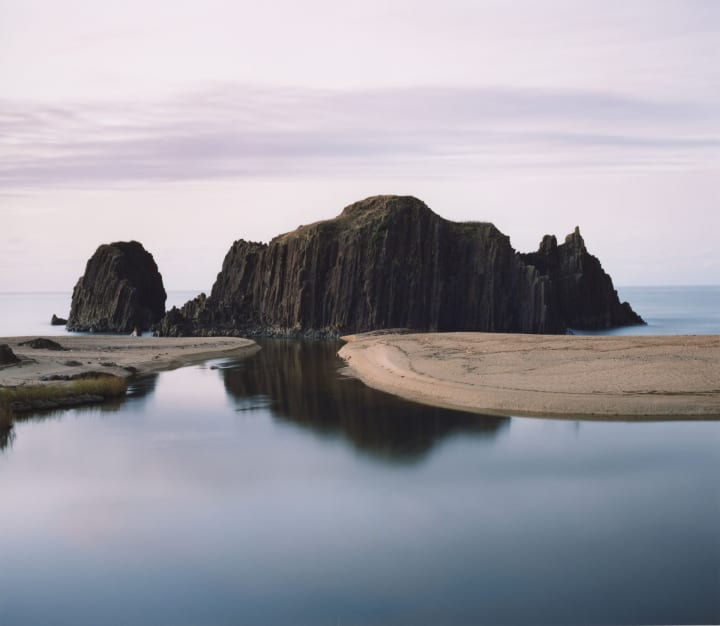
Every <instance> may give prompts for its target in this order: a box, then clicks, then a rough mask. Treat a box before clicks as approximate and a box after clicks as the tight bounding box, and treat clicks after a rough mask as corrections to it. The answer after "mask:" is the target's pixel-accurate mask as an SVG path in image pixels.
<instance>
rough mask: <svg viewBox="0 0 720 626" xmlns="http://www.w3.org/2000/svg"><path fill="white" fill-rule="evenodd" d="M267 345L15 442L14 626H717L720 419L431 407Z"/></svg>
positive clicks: (6, 508)
mask: <svg viewBox="0 0 720 626" xmlns="http://www.w3.org/2000/svg"><path fill="white" fill-rule="evenodd" d="M260 343H261V344H262V350H261V351H260V352H259V353H257V354H256V355H254V356H253V357H251V358H249V359H244V360H233V359H218V360H213V361H208V362H206V363H204V364H202V365H198V366H191V367H186V368H182V369H179V370H176V371H172V372H163V373H160V374H156V375H153V376H150V377H145V378H141V379H137V380H135V381H133V382H132V383H131V388H130V391H129V394H128V397H127V399H126V400H125V402H124V403H122V404H119V405H110V406H106V407H95V408H85V409H75V410H70V411H66V412H64V413H61V414H55V415H52V416H50V417H40V416H37V417H34V418H31V419H28V420H25V421H21V422H18V423H16V424H15V426H14V429H13V436H12V438H11V439H12V440H11V441H9V442H8V443H7V444H6V447H5V448H4V449H3V450H2V451H0V497H1V498H2V500H1V502H2V504H1V505H0V508H1V510H2V515H0V554H2V555H3V567H2V568H1V569H0V623H8V624H13V623H23V624H47V623H54V624H94V623H123V624H124V623H133V624H191V623H211V624H236V623H263V624H298V623H308V624H309V623H312V624H337V623H349V624H366V623H376V624H417V623H504V624H534V623H538V622H544V623H565V624H570V623H591V624H592V623H596V624H600V623H602V624H620V623H646V624H650V623H653V624H662V623H713V622H717V621H718V620H719V619H720V615H718V604H717V588H718V587H717V585H718V577H717V576H718V566H719V564H720V539H718V536H717V528H718V527H719V526H720V493H719V492H718V489H719V488H718V485H717V480H716V477H717V476H718V475H720V452H718V451H719V450H720V423H717V422H660V423H625V422H620V423H612V422H608V423H604V422H574V421H572V420H533V419H524V418H515V417H513V418H510V417H497V416H494V417H493V416H478V415H475V414H467V413H461V412H456V411H448V410H444V409H436V408H433V407H424V406H421V405H416V404H413V403H408V402H404V401H402V400H399V399H397V398H393V397H391V396H387V395H385V394H382V393H380V392H376V391H374V390H372V389H369V388H367V387H365V386H364V385H362V383H360V382H359V381H357V380H355V379H352V378H348V377H346V376H343V375H342V374H341V372H340V368H341V367H342V362H341V361H340V360H339V359H338V358H337V357H336V354H335V353H336V351H337V349H338V346H339V345H340V344H336V343H335V342H303V341H292V340H272V339H268V340H260Z"/></svg>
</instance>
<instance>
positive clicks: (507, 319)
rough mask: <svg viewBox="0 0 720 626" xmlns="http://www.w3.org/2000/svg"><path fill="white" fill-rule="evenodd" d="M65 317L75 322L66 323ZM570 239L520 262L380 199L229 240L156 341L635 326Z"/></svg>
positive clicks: (495, 237) (479, 229) (549, 240)
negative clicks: (285, 228) (216, 264)
mask: <svg viewBox="0 0 720 626" xmlns="http://www.w3.org/2000/svg"><path fill="white" fill-rule="evenodd" d="M71 319H72V316H71ZM642 323H643V321H642V319H641V318H640V317H639V316H638V315H637V314H636V313H635V312H634V311H633V310H632V309H631V308H630V305H628V304H627V303H620V301H619V300H618V296H617V292H616V291H615V289H614V288H613V284H612V280H611V279H610V277H609V276H608V275H607V274H606V273H605V272H604V271H603V269H602V267H601V265H600V262H599V261H598V259H597V258H595V257H594V256H592V255H591V254H590V253H588V251H587V249H586V248H585V244H584V241H583V239H582V237H581V236H580V232H579V230H578V229H576V230H575V232H574V233H572V234H571V235H569V236H568V237H567V238H566V240H565V242H564V243H562V244H559V245H558V243H557V241H556V239H555V237H553V236H546V237H545V238H544V239H543V241H542V243H541V245H540V248H539V250H538V251H537V252H534V253H530V254H520V253H518V252H516V251H515V250H514V249H513V248H512V247H511V245H510V240H509V238H508V237H507V236H506V235H503V234H502V233H501V232H500V231H499V230H498V229H497V228H495V226H493V225H492V224H490V223H481V222H467V223H455V222H450V221H448V220H445V219H443V218H441V217H440V216H438V215H436V214H435V213H433V212H432V211H431V210H430V209H429V208H428V207H427V206H426V205H425V204H424V203H423V202H421V201H420V200H418V199H416V198H413V197H408V196H377V197H372V198H368V199H366V200H363V201H361V202H357V203H355V204H352V205H350V206H348V207H347V208H346V209H345V210H344V211H343V212H342V214H341V215H339V216H338V217H337V218H335V219H331V220H327V221H323V222H318V223H316V224H312V225H309V226H301V227H300V228H298V229H297V230H295V231H293V232H291V233H287V234H284V235H280V236H278V237H276V238H275V239H273V240H272V241H271V242H270V243H269V244H262V243H253V242H248V241H244V240H242V239H241V240H238V241H236V242H235V243H234V244H233V245H232V247H231V248H230V251H229V252H228V253H227V255H226V257H225V260H224V262H223V267H222V271H221V272H220V273H219V274H218V277H217V280H216V282H215V284H214V285H213V288H212V292H211V294H210V296H208V297H205V295H204V294H201V295H200V296H198V297H197V298H195V299H194V300H192V301H190V302H188V303H186V304H185V305H184V306H183V307H182V308H181V309H177V308H173V309H172V310H171V311H169V312H168V314H167V315H166V316H165V318H164V319H163V320H162V322H161V323H160V324H159V325H158V330H159V332H160V333H161V334H163V335H172V336H177V335H281V336H313V337H318V336H332V337H334V336H339V335H343V334H350V333H356V332H363V331H369V330H378V329H384V328H409V329H413V330H421V331H491V332H527V333H564V332H566V331H567V330H568V329H569V328H579V329H580V328H581V329H602V328H611V327H614V326H623V325H630V324H642Z"/></svg>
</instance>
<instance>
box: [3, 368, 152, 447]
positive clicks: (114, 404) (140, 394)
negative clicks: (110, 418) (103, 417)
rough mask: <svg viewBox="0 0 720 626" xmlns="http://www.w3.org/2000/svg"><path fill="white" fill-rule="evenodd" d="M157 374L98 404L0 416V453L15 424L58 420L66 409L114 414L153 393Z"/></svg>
mask: <svg viewBox="0 0 720 626" xmlns="http://www.w3.org/2000/svg"><path fill="white" fill-rule="evenodd" d="M157 380H158V374H157V373H153V374H147V375H144V376H138V377H136V378H132V379H130V380H129V381H128V390H127V393H126V394H125V396H122V397H120V398H111V399H108V400H105V401H104V402H101V403H99V404H86V405H80V406H74V407H61V408H57V409H44V410H37V411H32V412H29V413H18V414H12V415H9V414H8V415H0V452H2V451H3V450H5V449H6V448H10V447H12V444H13V441H14V440H15V428H14V424H15V423H16V422H17V423H19V422H42V421H45V420H49V419H60V418H61V417H62V416H63V415H65V414H66V413H67V411H68V409H72V410H73V411H74V412H75V413H76V414H83V413H101V414H102V413H116V412H117V411H119V410H120V409H121V408H122V407H123V406H124V404H125V402H126V401H127V400H129V399H133V400H136V401H142V400H143V399H146V398H147V397H148V396H149V395H151V394H152V393H153V391H155V386H156V385H157Z"/></svg>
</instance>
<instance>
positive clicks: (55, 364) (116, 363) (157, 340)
mask: <svg viewBox="0 0 720 626" xmlns="http://www.w3.org/2000/svg"><path fill="white" fill-rule="evenodd" d="M36 338H37V336H31V337H0V344H3V343H6V344H8V345H9V346H10V348H11V349H12V350H13V352H14V353H15V355H16V356H18V357H19V358H20V359H21V362H20V363H18V364H17V365H5V366H0V386H15V385H21V384H28V383H37V382H42V380H41V379H42V378H46V379H47V378H51V377H53V376H68V375H74V374H78V373H81V372H106V373H108V374H116V375H118V376H129V375H130V374H131V370H129V369H126V368H134V369H135V370H137V373H139V374H143V373H148V372H153V371H158V370H167V369H174V368H177V367H181V366H183V365H188V364H190V363H198V362H201V361H205V360H207V359H212V358H219V357H226V356H228V357H229V356H237V357H241V356H246V355H250V354H252V353H254V352H256V351H257V350H259V349H260V347H259V346H258V345H257V344H256V343H255V342H254V341H252V340H250V339H241V338H239V337H179V338H171V337H129V336H127V335H70V336H64V335H60V336H52V337H47V338H48V339H51V340H53V341H55V342H57V343H59V344H60V345H61V346H62V347H63V348H66V350H63V351H57V350H43V349H33V348H31V347H29V346H23V345H20V344H21V343H23V342H25V341H29V340H31V339H36Z"/></svg>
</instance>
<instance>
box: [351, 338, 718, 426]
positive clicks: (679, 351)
mask: <svg viewBox="0 0 720 626" xmlns="http://www.w3.org/2000/svg"><path fill="white" fill-rule="evenodd" d="M343 339H345V340H346V341H348V343H347V344H346V345H345V346H343V348H342V349H341V350H340V352H339V355H340V356H341V357H342V358H343V359H344V360H345V361H346V363H347V364H348V366H349V367H350V372H351V373H353V374H354V375H356V376H357V377H358V378H360V379H361V380H362V381H363V382H365V383H366V384H367V385H369V386H370V387H374V388H376V389H380V390H382V391H386V392H389V393H392V394H395V395H398V396H401V397H404V398H407V399H409V400H414V401H417V402H423V403H425V404H431V405H436V406H443V407H450V408H457V409H463V410H468V411H474V412H478V413H492V414H498V413H499V414H504V415H527V416H554V417H569V418H595V419H598V418H599V419H606V418H627V419H652V418H660V419H674V418H700V419H702V418H707V419H718V418H720V336H719V335H706V336H700V335H692V336H657V337H654V336H642V337H637V336H602V337H598V336H579V335H560V336H556V335H521V334H495V333H426V334H408V335H402V334H390V335H373V334H368V335H353V336H349V337H344V338H343Z"/></svg>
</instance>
